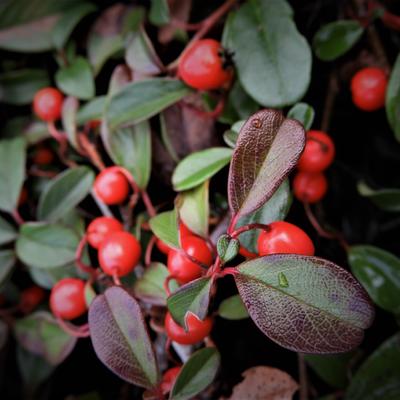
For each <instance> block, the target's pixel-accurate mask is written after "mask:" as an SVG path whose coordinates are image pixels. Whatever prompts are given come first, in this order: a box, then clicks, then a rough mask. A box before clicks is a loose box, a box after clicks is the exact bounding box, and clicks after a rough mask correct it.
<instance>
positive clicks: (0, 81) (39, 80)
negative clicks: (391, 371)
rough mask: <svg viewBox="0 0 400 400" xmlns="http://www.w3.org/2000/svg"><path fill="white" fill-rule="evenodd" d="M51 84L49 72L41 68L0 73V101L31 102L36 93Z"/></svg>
mask: <svg viewBox="0 0 400 400" xmlns="http://www.w3.org/2000/svg"><path fill="white" fill-rule="evenodd" d="M49 85H50V81H49V78H48V75H47V72H46V71H44V70H41V69H20V70H16V71H9V72H5V73H3V74H1V75H0V101H1V102H3V103H8V104H15V105H18V106H19V105H24V104H30V103H31V102H32V100H33V96H34V95H35V93H36V92H37V91H38V90H39V89H42V88H44V87H46V86H49Z"/></svg>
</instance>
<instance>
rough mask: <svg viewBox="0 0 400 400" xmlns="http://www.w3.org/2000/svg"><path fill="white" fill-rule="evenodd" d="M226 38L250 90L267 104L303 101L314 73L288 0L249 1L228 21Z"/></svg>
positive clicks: (260, 100) (287, 103) (259, 101)
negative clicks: (311, 75) (311, 74)
mask: <svg viewBox="0 0 400 400" xmlns="http://www.w3.org/2000/svg"><path fill="white" fill-rule="evenodd" d="M225 26H226V28H225V29H226V30H227V33H226V36H227V38H226V42H227V45H228V48H229V50H231V51H232V52H233V53H234V62H235V65H236V67H237V72H238V76H239V80H240V83H241V85H242V86H243V88H244V89H245V90H246V92H247V93H248V94H249V95H250V96H251V97H252V98H253V99H255V100H256V101H257V102H258V103H260V104H262V105H263V106H266V107H283V106H286V105H289V104H293V103H295V102H296V101H298V100H300V99H301V98H302V97H303V95H304V93H305V92H306V90H307V88H308V85H309V82H310V73H311V61H312V58H311V51H310V48H309V46H308V43H307V41H306V39H305V38H304V37H303V36H302V35H300V33H299V32H298V30H297V28H296V25H295V24H294V22H293V11H292V9H291V8H290V6H289V4H288V3H287V2H286V1H285V0H270V1H262V0H250V1H248V2H246V3H245V4H243V5H242V6H241V7H240V9H239V10H238V11H237V12H235V13H233V14H232V16H231V17H230V18H229V19H228V22H227V23H226V24H225Z"/></svg>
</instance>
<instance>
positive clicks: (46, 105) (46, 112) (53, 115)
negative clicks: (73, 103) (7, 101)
mask: <svg viewBox="0 0 400 400" xmlns="http://www.w3.org/2000/svg"><path fill="white" fill-rule="evenodd" d="M63 99H64V96H63V95H62V93H61V92H60V91H59V90H57V89H56V88H52V87H47V88H44V89H41V90H39V91H38V92H36V94H35V97H34V98H33V111H34V112H35V114H36V115H37V116H38V117H39V118H40V119H41V120H43V121H46V122H52V121H56V120H57V119H59V118H60V116H61V107H62V103H63Z"/></svg>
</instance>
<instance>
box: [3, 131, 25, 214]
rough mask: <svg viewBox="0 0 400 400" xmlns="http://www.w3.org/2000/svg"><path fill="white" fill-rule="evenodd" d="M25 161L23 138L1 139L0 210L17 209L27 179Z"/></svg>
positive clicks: (11, 210) (10, 210)
mask: <svg viewBox="0 0 400 400" xmlns="http://www.w3.org/2000/svg"><path fill="white" fill-rule="evenodd" d="M25 162H26V142H25V140H24V139H23V138H21V137H16V138H14V139H10V140H0V188H1V191H0V210H3V211H6V212H13V211H14V210H15V209H16V207H17V204H18V199H19V194H20V192H21V188H22V184H23V183H24V179H25ZM11 166H12V168H11Z"/></svg>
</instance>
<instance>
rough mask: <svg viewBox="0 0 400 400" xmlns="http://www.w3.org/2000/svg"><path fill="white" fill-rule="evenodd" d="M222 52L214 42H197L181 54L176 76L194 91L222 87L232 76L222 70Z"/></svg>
mask: <svg viewBox="0 0 400 400" xmlns="http://www.w3.org/2000/svg"><path fill="white" fill-rule="evenodd" d="M222 52H223V49H222V47H221V44H220V43H219V42H217V41H216V40H214V39H202V40H198V41H197V42H195V43H194V44H193V45H192V46H190V47H189V48H188V49H187V50H185V51H184V53H183V54H182V57H181V59H180V61H179V66H178V76H179V77H180V78H181V79H182V80H183V81H184V82H185V83H186V84H187V85H189V86H191V87H193V88H195V89H200V90H210V89H218V88H220V87H222V86H223V85H224V84H225V83H227V82H228V81H229V80H230V79H231V76H232V74H231V71H229V70H228V69H225V68H224V60H223V59H222Z"/></svg>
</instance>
